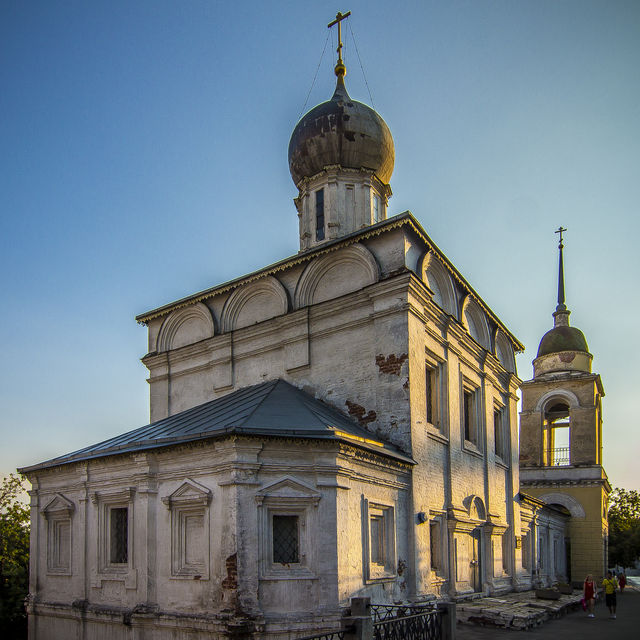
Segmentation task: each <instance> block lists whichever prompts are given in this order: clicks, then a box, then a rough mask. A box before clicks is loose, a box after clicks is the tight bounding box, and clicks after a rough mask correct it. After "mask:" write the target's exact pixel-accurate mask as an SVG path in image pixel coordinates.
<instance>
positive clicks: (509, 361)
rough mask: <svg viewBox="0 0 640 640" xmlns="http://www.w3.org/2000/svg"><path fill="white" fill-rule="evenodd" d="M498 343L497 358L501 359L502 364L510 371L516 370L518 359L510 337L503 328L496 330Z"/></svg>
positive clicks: (496, 342) (496, 341) (496, 343)
mask: <svg viewBox="0 0 640 640" xmlns="http://www.w3.org/2000/svg"><path fill="white" fill-rule="evenodd" d="M495 345H496V358H498V360H499V361H500V364H501V365H502V366H503V367H504V368H505V369H506V370H507V371H509V372H510V373H515V372H516V359H515V354H514V353H513V348H512V346H511V343H510V342H509V339H508V338H507V336H506V334H505V332H504V331H502V329H497V330H496V335H495Z"/></svg>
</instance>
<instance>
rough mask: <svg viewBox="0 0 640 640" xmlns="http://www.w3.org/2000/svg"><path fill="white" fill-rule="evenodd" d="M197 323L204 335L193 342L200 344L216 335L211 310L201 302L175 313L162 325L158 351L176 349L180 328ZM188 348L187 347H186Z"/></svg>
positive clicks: (157, 345) (157, 342) (157, 344)
mask: <svg viewBox="0 0 640 640" xmlns="http://www.w3.org/2000/svg"><path fill="white" fill-rule="evenodd" d="M194 320H195V321H196V322H198V323H199V324H200V332H201V333H202V334H204V335H202V336H201V337H200V338H198V339H197V340H194V341H193V342H200V340H204V339H206V338H211V337H213V336H214V334H215V327H214V322H213V316H212V315H211V311H210V310H209V308H208V307H207V306H206V305H204V304H202V303H201V302H196V303H194V304H192V305H190V306H188V307H184V308H183V309H177V310H176V311H173V312H172V313H171V314H170V315H169V316H168V317H167V318H166V319H165V321H164V322H163V323H162V326H161V327H160V331H159V333H158V338H157V340H156V351H157V352H161V351H170V350H172V349H174V342H175V339H176V336H177V335H178V332H179V331H180V328H181V327H182V326H183V325H184V324H185V323H186V322H189V321H194ZM185 346H186V345H185Z"/></svg>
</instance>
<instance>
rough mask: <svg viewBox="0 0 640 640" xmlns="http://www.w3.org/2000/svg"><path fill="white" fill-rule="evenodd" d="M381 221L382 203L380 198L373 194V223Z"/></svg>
mask: <svg viewBox="0 0 640 640" xmlns="http://www.w3.org/2000/svg"><path fill="white" fill-rule="evenodd" d="M380 220H382V201H381V200H380V196H379V195H378V194H376V193H374V194H373V222H374V224H375V223H376V222H380Z"/></svg>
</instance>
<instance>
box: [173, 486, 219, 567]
mask: <svg viewBox="0 0 640 640" xmlns="http://www.w3.org/2000/svg"><path fill="white" fill-rule="evenodd" d="M212 498H213V493H212V492H211V490H210V489H208V488H207V487H205V486H204V485H202V484H200V483H199V482H195V481H194V480H191V479H189V478H187V480H186V481H185V482H183V483H182V484H181V485H180V486H179V487H178V488H177V489H176V490H175V491H174V492H173V493H172V494H171V495H169V496H166V497H164V498H162V502H163V503H164V504H165V506H166V507H167V509H168V510H169V517H170V520H171V525H170V526H171V555H170V571H171V578H172V579H189V580H192V579H198V580H209V578H210V562H209V557H210V555H211V538H210V536H211V527H210V520H211V514H210V504H211V500H212ZM194 517H197V518H202V560H201V561H200V562H195V563H194V562H190V561H189V558H188V549H187V544H188V531H187V524H188V520H189V518H194Z"/></svg>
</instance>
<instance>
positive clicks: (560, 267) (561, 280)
mask: <svg viewBox="0 0 640 640" xmlns="http://www.w3.org/2000/svg"><path fill="white" fill-rule="evenodd" d="M564 231H566V229H564V228H563V227H562V225H561V226H560V227H558V230H557V231H556V233H559V234H560V240H559V242H558V251H559V252H560V257H559V259H558V306H557V307H556V311H566V310H567V307H566V306H565V304H564V262H563V259H562V250H563V249H564V245H563V244H562V234H563V232H564Z"/></svg>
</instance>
